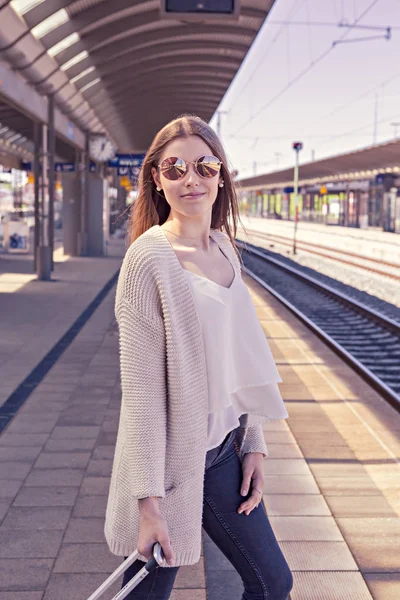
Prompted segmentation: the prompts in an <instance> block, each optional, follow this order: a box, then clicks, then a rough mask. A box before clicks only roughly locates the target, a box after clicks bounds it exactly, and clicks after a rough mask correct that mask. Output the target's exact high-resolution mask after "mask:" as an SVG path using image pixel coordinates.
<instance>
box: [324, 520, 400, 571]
mask: <svg viewBox="0 0 400 600" xmlns="http://www.w3.org/2000/svg"><path fill="white" fill-rule="evenodd" d="M336 521H337V523H338V526H339V527H340V529H341V531H342V534H343V537H344V538H345V540H346V542H347V544H348V546H349V548H350V550H351V551H352V553H353V556H354V558H355V560H356V561H357V563H358V565H359V567H360V571H361V572H363V573H368V572H370V573H379V572H382V573H383V572H392V571H400V519H398V518H390V517H385V518H344V517H340V518H337V519H336Z"/></svg>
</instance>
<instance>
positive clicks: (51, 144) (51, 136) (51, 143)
mask: <svg viewBox="0 0 400 600" xmlns="http://www.w3.org/2000/svg"><path fill="white" fill-rule="evenodd" d="M55 148H56V138H55V132H54V94H50V95H49V96H48V168H49V180H48V184H49V186H48V193H49V221H48V230H49V233H48V236H49V248H50V264H51V270H52V271H53V270H54V261H53V252H54V196H55V173H54V154H55Z"/></svg>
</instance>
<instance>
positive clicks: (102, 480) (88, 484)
mask: <svg viewBox="0 0 400 600" xmlns="http://www.w3.org/2000/svg"><path fill="white" fill-rule="evenodd" d="M109 489H110V477H85V478H84V480H83V483H82V487H81V495H82V496H108V492H109Z"/></svg>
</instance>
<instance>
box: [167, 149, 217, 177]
mask: <svg viewBox="0 0 400 600" xmlns="http://www.w3.org/2000/svg"><path fill="white" fill-rule="evenodd" d="M206 156H210V157H212V158H216V159H217V160H218V161H219V169H218V173H216V174H215V175H213V176H212V177H204V175H200V173H199V171H198V169H197V163H198V162H199V160H200V159H201V158H205V157H206ZM169 158H179V160H181V161H182V162H183V163H184V165H185V167H186V171H185V172H184V173H183V175H181V176H180V177H178V178H177V179H169V177H166V175H165V174H164V173H163V171H162V170H161V165H162V164H163V163H164V162H165V161H166V160H168V159H169ZM223 164H224V163H223V162H222V160H220V159H219V158H218V156H214V155H213V154H202V155H201V156H199V157H198V158H196V160H191V161H188V162H186V160H183V158H181V157H180V156H168V157H167V158H164V160H163V161H162V163H160V164H159V165H157V168H158V169H160V172H161V174H162V175H164V177H165V179H168V181H178V180H179V179H182V178H183V177H185V175H186V174H187V172H188V170H189V165H193V167H194V170H195V172H196V174H197V175H198V176H199V177H201V178H202V179H214V177H216V176H217V175H219V173H221V167H222V166H223ZM173 167H174V165H171V167H170V168H173ZM166 170H168V171H169V169H166Z"/></svg>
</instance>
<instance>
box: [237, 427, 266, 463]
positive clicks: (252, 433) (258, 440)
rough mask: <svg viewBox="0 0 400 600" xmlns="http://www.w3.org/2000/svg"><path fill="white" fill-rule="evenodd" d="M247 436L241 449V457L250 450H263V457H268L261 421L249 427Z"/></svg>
mask: <svg viewBox="0 0 400 600" xmlns="http://www.w3.org/2000/svg"><path fill="white" fill-rule="evenodd" d="M245 436H246V437H245V438H244V442H243V444H242V446H241V449H240V455H241V458H242V459H243V457H244V455H245V454H247V453H249V452H262V453H263V455H264V457H263V458H267V456H268V450H267V445H266V443H265V439H264V432H263V429H262V426H261V423H258V424H257V425H251V426H250V427H247V428H246V433H245Z"/></svg>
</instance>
